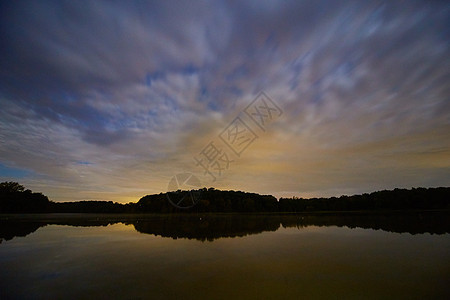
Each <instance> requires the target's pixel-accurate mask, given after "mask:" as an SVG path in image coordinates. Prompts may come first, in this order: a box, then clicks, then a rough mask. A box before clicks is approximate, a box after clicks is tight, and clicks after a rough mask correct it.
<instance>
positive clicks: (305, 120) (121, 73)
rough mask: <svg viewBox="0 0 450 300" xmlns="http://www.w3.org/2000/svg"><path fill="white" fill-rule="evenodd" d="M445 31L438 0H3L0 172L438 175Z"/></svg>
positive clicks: (446, 87) (208, 176)
mask: <svg viewBox="0 0 450 300" xmlns="http://www.w3.org/2000/svg"><path fill="white" fill-rule="evenodd" d="M449 43H450V5H449V4H448V2H447V3H446V1H256V0H255V1H223V2H222V1H148V2H147V1H136V2H132V1H100V0H96V1H2V2H1V4H0V107H1V109H0V180H1V181H6V180H8V181H18V182H20V183H22V184H24V185H25V186H26V187H27V188H30V189H32V190H33V191H40V192H43V193H44V194H46V195H47V196H49V198H50V199H51V200H54V201H69V200H112V201H119V202H129V201H137V200H138V199H139V198H140V197H141V196H143V195H146V194H151V193H160V192H165V191H166V190H167V187H168V183H169V181H170V180H171V178H172V177H173V176H174V175H176V174H179V173H184V172H189V173H192V174H194V175H195V176H197V178H198V179H199V180H200V181H201V185H202V186H206V187H215V188H219V189H234V190H244V191H252V192H259V193H268V194H273V195H275V196H277V197H280V196H293V195H296V196H301V197H312V196H333V195H336V196H339V195H342V194H353V193H363V192H371V191H374V190H380V189H392V188H395V187H404V188H411V187H418V186H424V187H433V186H449V183H450V48H449V46H450V44H449ZM261 91H263V92H265V95H267V96H268V97H269V98H270V99H271V100H272V101H269V100H267V98H265V99H266V100H264V99H263V100H261V98H256V97H257V96H258V95H259V93H260V92H261ZM255 99H257V100H256V101H257V102H253V105H256V108H258V107H259V109H260V110H259V112H260V113H261V116H265V117H264V118H266V117H267V116H268V114H267V113H268V112H272V113H273V116H272V117H273V118H272V119H270V120H269V118H266V119H265V121H266V122H265V125H264V127H263V128H262V127H259V126H257V125H258V124H256V123H257V122H258V118H256V117H258V116H256V115H253V116H256V117H255V118H256V119H251V118H250V117H249V115H247V114H245V112H244V110H245V108H246V107H247V106H248V105H250V108H251V107H252V106H251V105H252V101H253V100H255ZM258 99H259V100H258ZM258 101H260V102H258ZM261 101H262V102H261ZM264 101H265V102H264ZM258 103H259V104H258ZM264 103H265V104H267V105H268V106H267V107H270V106H272V107H274V106H273V104H275V105H276V106H277V107H278V108H279V111H275V110H270V109H269V110H268V109H267V108H266V109H264V105H263V104H264ZM255 111H256V110H255ZM264 112H265V114H263V113H264ZM250 115H251V113H250ZM236 117H239V118H240V119H235V118H236ZM236 120H238V122H241V123H239V124H238V125H236V122H237V121H236ZM255 120H256V121H255ZM243 124H245V125H246V126H247V127H245V126H244V125H243ZM239 126H240V127H239ZM242 126H244V127H242ZM239 128H240V129H239ZM233 129H236V131H235V133H236V135H234V137H235V138H236V137H237V133H239V134H241V133H240V132H242V131H244V130H246V133H247V137H246V136H245V133H244V136H240V137H239V138H238V139H235V140H233V141H231V140H228V142H229V143H228V144H227V143H226V142H227V138H230V137H233V135H230V134H231V133H232V132H233V131H232V130H233ZM249 134H250V138H252V139H249ZM221 137H222V138H221ZM223 137H225V138H223ZM237 141H240V142H239V145H238V146H239V147H241V148H242V147H243V146H246V148H245V149H244V151H242V152H240V153H239V156H238V155H236V153H235V152H233V151H232V150H233V149H232V147H230V144H232V143H234V144H235V145H236V143H237ZM248 141H250V142H248ZM214 151H218V152H214ZM213 154H214V157H212V156H213ZM207 155H209V156H207ZM225 158H227V160H225ZM196 159H197V161H196ZM209 159H210V160H209ZM198 161H201V162H202V163H200V164H199V163H198ZM225 161H227V163H226V165H224V163H225ZM220 164H221V165H222V170H221V171H220V173H219V169H218V168H219V167H218V166H219V165H220ZM212 175H214V177H215V179H214V178H213V176H212Z"/></svg>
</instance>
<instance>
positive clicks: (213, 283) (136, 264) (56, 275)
mask: <svg viewBox="0 0 450 300" xmlns="http://www.w3.org/2000/svg"><path fill="white" fill-rule="evenodd" d="M0 226H1V227H0V239H1V243H0V298H1V299H9V298H12V299H16V298H18V299H25V298H26V299H35V298H36V299H43V298H45V299H67V298H77V299H78V298H97V299H111V298H124V299H140V298H142V299H147V298H153V299H249V298H250V299H299V298H346V299H348V298H376V299H380V298H383V299H385V298H392V299H398V298H405V299H411V298H416V299H433V298H438V299H445V298H446V299H449V297H450V234H449V233H450V225H449V218H448V214H447V215H445V214H439V213H433V214H432V213H427V214H425V213H422V214H417V213H416V214H409V215H399V214H393V215H357V214H351V215H303V216H298V215H297V216H292V215H290V216H273V215H272V216H264V215H258V216H248V215H228V216H227V215H196V216H183V215H182V216H167V215H156V216H155V215H153V216H149V215H141V216H130V215H128V216H127V215H119V216H117V215H116V216H112V215H82V214H80V215H69V216H63V215H41V216H5V215H3V216H0Z"/></svg>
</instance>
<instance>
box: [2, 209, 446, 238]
mask: <svg viewBox="0 0 450 300" xmlns="http://www.w3.org/2000/svg"><path fill="white" fill-rule="evenodd" d="M117 223H123V224H126V225H133V226H134V229H135V230H136V231H137V232H140V233H143V234H151V235H155V236H161V237H168V238H173V239H179V238H186V239H195V240H199V241H203V242H204V241H214V240H216V239H219V238H234V237H244V236H247V235H252V234H259V233H263V232H268V231H276V230H278V229H279V228H280V226H282V227H284V228H293V227H295V228H298V229H299V230H301V229H302V228H306V227H309V226H320V227H322V226H323V227H329V226H337V227H348V228H363V229H374V230H383V231H388V232H395V233H410V234H422V233H431V234H448V233H450V218H448V213H447V212H444V211H416V212H406V213H405V212H380V213H372V212H353V213H328V214H323V213H320V214H317V213H316V214H315V213H309V214H300V215H299V214H284V215H280V214H259V215H255V214H204V213H195V214H153V215H152V214H146V215H140V214H64V215H59V214H39V215H9V216H8V217H5V216H3V217H1V216H0V243H1V242H2V240H5V241H8V240H11V239H13V238H14V237H19V236H26V235H28V234H30V233H32V232H34V231H36V230H37V229H39V228H40V227H44V226H47V225H69V226H83V227H92V226H107V225H112V224H117Z"/></svg>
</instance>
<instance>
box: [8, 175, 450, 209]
mask: <svg viewBox="0 0 450 300" xmlns="http://www.w3.org/2000/svg"><path fill="white" fill-rule="evenodd" d="M169 199H170V201H169ZM173 204H178V205H179V206H180V207H183V206H191V207H189V208H188V209H183V208H180V207H177V206H175V205H173ZM194 204H195V205H194ZM429 209H434V210H436V209H450V188H448V187H440V188H413V189H411V190H407V189H394V190H392V191H379V192H373V193H370V194H362V195H353V196H341V197H331V198H311V199H304V198H297V197H293V198H280V199H279V200H277V199H276V198H275V197H274V196H271V195H259V194H256V193H247V192H241V191H221V190H216V189H214V188H209V189H207V188H203V189H198V190H191V191H181V190H178V191H176V192H168V193H160V194H154V195H147V196H144V197H142V198H141V199H140V200H139V201H138V202H137V203H133V202H130V203H128V204H121V203H117V202H112V201H77V202H53V201H50V200H49V199H48V198H47V197H46V196H44V195H43V194H41V193H33V192H31V191H30V190H25V188H24V187H23V186H22V185H20V184H18V183H16V182H3V183H1V184H0V213H44V212H47V213H49V212H51V213H203V212H217V213H232V212H239V213H254V212H260V213H268V212H271V213H285V212H286V213H303V212H317V211H324V212H332V211H382V210H429Z"/></svg>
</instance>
